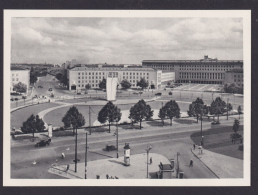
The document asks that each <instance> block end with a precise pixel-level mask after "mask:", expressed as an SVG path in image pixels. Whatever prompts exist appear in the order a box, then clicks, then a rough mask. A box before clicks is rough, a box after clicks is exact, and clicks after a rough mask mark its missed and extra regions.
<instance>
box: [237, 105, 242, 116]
mask: <svg viewBox="0 0 258 195" xmlns="http://www.w3.org/2000/svg"><path fill="white" fill-rule="evenodd" d="M237 112H238V114H239V119H240V114H242V108H241V106H238V108H237Z"/></svg>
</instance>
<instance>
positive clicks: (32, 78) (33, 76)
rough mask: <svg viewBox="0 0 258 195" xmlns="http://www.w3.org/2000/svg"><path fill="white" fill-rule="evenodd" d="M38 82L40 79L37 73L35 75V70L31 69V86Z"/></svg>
mask: <svg viewBox="0 0 258 195" xmlns="http://www.w3.org/2000/svg"><path fill="white" fill-rule="evenodd" d="M37 80H38V77H37V76H36V73H35V71H34V68H33V67H31V69H30V84H34V83H36V82H37Z"/></svg>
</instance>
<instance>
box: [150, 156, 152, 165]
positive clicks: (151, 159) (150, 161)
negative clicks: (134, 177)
mask: <svg viewBox="0 0 258 195" xmlns="http://www.w3.org/2000/svg"><path fill="white" fill-rule="evenodd" d="M151 164H152V157H150V165H151Z"/></svg>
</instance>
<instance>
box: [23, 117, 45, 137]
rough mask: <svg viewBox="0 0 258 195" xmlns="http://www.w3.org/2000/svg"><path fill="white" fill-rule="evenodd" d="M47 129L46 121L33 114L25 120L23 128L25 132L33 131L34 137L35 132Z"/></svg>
mask: <svg viewBox="0 0 258 195" xmlns="http://www.w3.org/2000/svg"><path fill="white" fill-rule="evenodd" d="M44 129H45V125H44V121H43V120H42V119H40V118H39V116H38V115H36V117H35V116H34V115H33V114H32V115H31V116H30V117H29V118H28V119H27V120H26V121H25V122H23V124H22V127H21V130H22V132H24V133H32V135H33V137H34V133H35V132H42V131H44Z"/></svg>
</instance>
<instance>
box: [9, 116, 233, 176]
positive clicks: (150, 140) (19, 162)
mask: <svg viewBox="0 0 258 195" xmlns="http://www.w3.org/2000/svg"><path fill="white" fill-rule="evenodd" d="M223 125H232V120H229V121H226V120H224V121H223ZM209 128H211V125H210V123H205V124H204V125H203V130H204V131H205V130H207V129H209ZM214 128H218V129H219V126H216V127H214ZM199 130H200V125H199V124H194V125H191V128H189V125H186V126H183V125H181V126H178V127H172V128H171V127H170V126H165V127H159V128H157V127H155V128H148V129H146V130H136V131H125V130H124V131H121V132H122V133H120V134H119V156H122V155H123V146H124V144H125V143H130V147H131V154H132V155H133V154H140V153H144V152H145V149H146V147H147V145H148V144H151V145H152V148H153V149H152V151H151V152H153V153H158V154H161V155H164V156H165V157H167V158H168V159H176V153H177V152H180V167H181V169H182V170H183V171H184V172H185V177H186V178H216V176H215V175H214V174H213V173H212V172H211V171H210V170H209V169H208V168H207V167H206V166H205V165H204V164H203V163H201V162H200V161H199V160H198V159H197V158H195V157H194V156H193V154H192V152H191V147H192V144H193V142H192V140H191V139H190V135H191V134H192V133H193V132H196V131H199ZM113 132H114V130H112V131H111V133H110V134H109V133H102V134H97V133H96V134H95V133H92V135H88V147H89V149H88V161H94V160H97V159H104V158H116V151H110V152H107V151H104V150H103V149H104V148H105V147H106V145H107V144H110V145H116V137H115V136H114V135H113ZM222 136H223V135H222ZM74 140H75V137H53V138H52V142H51V144H50V145H49V146H46V147H41V148H36V147H34V144H35V143H34V142H24V143H12V147H11V159H12V163H11V177H12V178H60V177H59V176H56V175H52V174H50V173H48V169H49V168H50V166H51V164H53V163H57V164H60V165H61V164H69V163H72V161H73V159H74ZM62 152H63V153H64V154H65V156H66V157H65V159H61V153H62ZM84 155H85V133H84V131H83V130H79V131H78V158H79V159H80V162H84ZM192 158H193V160H194V168H193V169H189V167H188V165H189V161H190V159H192ZM33 161H36V162H37V164H36V165H33V164H32V162H33Z"/></svg>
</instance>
